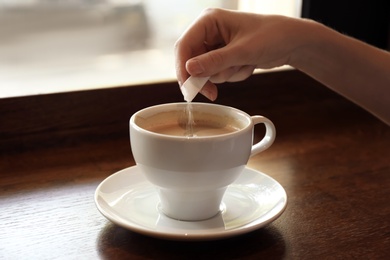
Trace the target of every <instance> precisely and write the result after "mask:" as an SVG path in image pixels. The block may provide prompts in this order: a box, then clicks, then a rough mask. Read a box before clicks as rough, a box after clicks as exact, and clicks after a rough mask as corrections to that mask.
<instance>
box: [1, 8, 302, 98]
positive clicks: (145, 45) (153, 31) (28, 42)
mask: <svg viewBox="0 0 390 260" xmlns="http://www.w3.org/2000/svg"><path fill="white" fill-rule="evenodd" d="M299 6H300V1H296V0H207V1H206V0H203V1H178V0H176V1H174V0H165V1H161V0H144V1H141V0H139V1H136V0H0V98H2V97H12V96H24V95H36V94H43V93H53V92H64V91H74V90H83V89H92V88H105V87H112V86H125V85H126V86H127V85H136V84H146V83H153V82H162V81H172V80H175V73H174V58H173V48H172V47H173V44H174V42H175V41H176V39H177V38H178V37H179V36H180V34H181V33H182V32H183V31H184V30H185V28H186V27H187V26H188V25H189V24H190V23H191V22H192V21H193V20H194V19H195V18H196V17H197V16H198V15H199V14H200V12H201V11H202V10H203V9H204V8H206V7H222V8H229V9H241V10H245V11H252V12H253V11H255V12H261V13H281V14H286V15H292V16H299V12H297V10H299V8H300V7H299Z"/></svg>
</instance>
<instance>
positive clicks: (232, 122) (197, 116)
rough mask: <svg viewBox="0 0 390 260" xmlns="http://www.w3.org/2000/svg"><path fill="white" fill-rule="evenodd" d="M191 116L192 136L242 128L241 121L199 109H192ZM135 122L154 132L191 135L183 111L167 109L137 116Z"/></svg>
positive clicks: (225, 132)
mask: <svg viewBox="0 0 390 260" xmlns="http://www.w3.org/2000/svg"><path fill="white" fill-rule="evenodd" d="M192 116H193V126H192V130H191V131H192V133H191V135H193V137H197V136H198V137H199V136H213V135H221V134H228V133H231V132H235V131H237V130H239V129H241V128H243V123H242V122H240V121H239V120H236V119H234V118H232V117H229V116H222V115H216V114H212V113H207V112H200V111H192ZM136 123H137V125H138V126H140V127H141V128H144V129H145V130H148V131H152V132H155V133H160V134H166V135H174V136H187V137H191V136H189V134H188V128H187V124H188V117H187V115H186V113H185V111H167V112H161V113H157V114H154V115H151V116H149V117H147V118H145V117H142V118H141V117H139V118H137V119H136Z"/></svg>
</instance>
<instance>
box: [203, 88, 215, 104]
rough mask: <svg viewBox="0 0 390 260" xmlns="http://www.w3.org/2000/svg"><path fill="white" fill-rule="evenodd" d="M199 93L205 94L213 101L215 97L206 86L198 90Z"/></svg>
mask: <svg viewBox="0 0 390 260" xmlns="http://www.w3.org/2000/svg"><path fill="white" fill-rule="evenodd" d="M199 92H200V94H202V95H203V96H205V97H206V98H208V99H210V100H211V101H215V100H216V99H217V97H216V96H215V95H214V93H213V92H211V91H209V90H208V89H207V88H206V89H205V88H202V89H201V90H200V91H199Z"/></svg>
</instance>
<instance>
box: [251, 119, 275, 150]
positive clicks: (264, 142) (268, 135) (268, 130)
mask: <svg viewBox="0 0 390 260" xmlns="http://www.w3.org/2000/svg"><path fill="white" fill-rule="evenodd" d="M251 118H252V121H253V125H254V126H255V125H257V124H260V123H262V124H264V125H265V135H264V137H263V139H261V141H259V142H258V143H256V144H254V145H253V146H252V150H251V156H254V155H256V154H258V153H260V152H262V151H264V150H266V149H268V148H269V147H270V146H271V145H272V143H273V142H274V140H275V136H276V129H275V126H274V124H273V123H272V122H271V120H269V119H268V118H266V117H264V116H251Z"/></svg>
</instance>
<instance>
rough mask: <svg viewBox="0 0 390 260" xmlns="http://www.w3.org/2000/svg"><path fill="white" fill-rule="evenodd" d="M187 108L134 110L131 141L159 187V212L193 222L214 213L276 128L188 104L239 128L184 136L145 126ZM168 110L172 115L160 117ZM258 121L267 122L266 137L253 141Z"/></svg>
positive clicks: (227, 110)
mask: <svg viewBox="0 0 390 260" xmlns="http://www.w3.org/2000/svg"><path fill="white" fill-rule="evenodd" d="M186 106H187V103H170V104H162V105H157V106H152V107H148V108H145V109H142V110H140V111H138V112H136V113H135V114H134V115H132V117H131V118H130V143H131V149H132V153H133V156H134V159H135V162H136V164H137V167H138V168H139V169H140V171H141V172H142V173H143V174H144V175H145V177H146V178H147V180H148V181H150V182H151V183H152V184H154V185H155V186H156V187H157V190H158V195H159V198H160V205H159V210H161V212H162V213H164V214H165V215H167V216H168V217H171V218H174V219H179V220H185V221H196V220H203V219H207V218H211V217H213V216H215V215H216V214H218V212H219V210H220V204H221V202H222V198H223V195H224V193H225V190H226V188H227V187H228V185H230V184H231V183H233V182H234V181H235V180H236V179H237V177H238V176H239V175H240V174H241V172H242V171H243V169H244V168H245V165H246V164H247V162H248V160H249V158H250V157H251V156H253V155H255V154H257V153H259V152H262V151H264V150H266V149H267V148H268V147H270V146H271V145H272V143H273V141H274V139H275V133H276V131H275V127H274V125H273V123H272V122H271V121H270V120H269V119H267V118H265V117H263V116H249V115H248V114H246V113H245V112H243V111H240V110H238V109H235V108H232V107H228V106H222V105H216V104H208V103H191V106H192V111H193V112H194V113H195V115H196V113H200V114H201V113H207V114H211V115H212V116H211V118H212V119H211V120H214V119H215V120H226V119H228V121H229V120H230V121H231V122H233V123H234V124H235V125H236V127H237V126H238V127H237V128H238V130H236V131H234V132H231V133H227V134H220V135H211V136H199V137H188V136H173V135H166V134H160V133H156V132H153V131H151V130H148V129H147V128H148V127H146V125H150V124H154V123H155V124H164V123H167V122H169V121H174V120H176V121H179V120H181V119H180V118H182V117H183V114H184V113H185V112H184V111H185V110H186ZM170 111H174V113H172V114H173V115H174V116H170V117H169V118H167V117H166V116H164V115H166V114H171V113H166V112H170ZM196 111H197V112H196ZM172 114H171V115H172ZM156 115H157V116H156ZM160 115H161V116H160ZM153 122H154V123H153ZM260 123H262V124H264V125H265V128H266V132H265V136H264V137H263V139H262V140H261V141H259V142H257V143H256V144H253V130H254V125H256V124H260Z"/></svg>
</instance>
